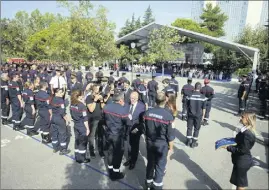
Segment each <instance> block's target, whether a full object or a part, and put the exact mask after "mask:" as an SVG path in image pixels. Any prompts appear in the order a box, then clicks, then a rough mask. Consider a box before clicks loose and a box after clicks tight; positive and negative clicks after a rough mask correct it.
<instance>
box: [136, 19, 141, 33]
mask: <svg viewBox="0 0 269 190" xmlns="http://www.w3.org/2000/svg"><path fill="white" fill-rule="evenodd" d="M139 28H141V21H140V17H138V18H137V20H136V22H135V29H136V30H137V29H139Z"/></svg>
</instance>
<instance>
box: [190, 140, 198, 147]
mask: <svg viewBox="0 0 269 190" xmlns="http://www.w3.org/2000/svg"><path fill="white" fill-rule="evenodd" d="M197 146H198V143H197V140H195V139H193V140H192V143H191V147H192V148H195V147H197Z"/></svg>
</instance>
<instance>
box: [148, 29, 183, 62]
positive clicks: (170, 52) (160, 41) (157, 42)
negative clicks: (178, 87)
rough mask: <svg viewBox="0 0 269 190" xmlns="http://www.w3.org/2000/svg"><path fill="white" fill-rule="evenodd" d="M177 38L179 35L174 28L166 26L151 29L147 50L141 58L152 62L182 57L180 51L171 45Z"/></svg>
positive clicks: (176, 41) (178, 38)
mask: <svg viewBox="0 0 269 190" xmlns="http://www.w3.org/2000/svg"><path fill="white" fill-rule="evenodd" d="M179 40H180V37H179V35H178V33H177V31H176V30H173V29H170V28H168V27H163V28H160V29H155V30H153V31H152V32H151V33H150V37H149V44H148V51H147V52H146V54H145V58H143V59H144V60H147V61H148V62H149V63H154V62H165V61H172V60H176V59H177V58H180V57H182V52H180V51H178V50H176V49H175V48H174V46H173V44H176V43H178V42H179Z"/></svg>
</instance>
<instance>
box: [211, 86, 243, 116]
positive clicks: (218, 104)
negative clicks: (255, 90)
mask: <svg viewBox="0 0 269 190" xmlns="http://www.w3.org/2000/svg"><path fill="white" fill-rule="evenodd" d="M212 107H213V108H215V109H217V110H220V111H223V112H226V113H230V114H236V113H237V112H238V99H237V94H236V93H234V92H232V91H227V92H224V93H216V94H215V98H214V99H213V100H212Z"/></svg>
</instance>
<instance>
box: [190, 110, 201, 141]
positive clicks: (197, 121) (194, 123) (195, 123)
mask: <svg viewBox="0 0 269 190" xmlns="http://www.w3.org/2000/svg"><path fill="white" fill-rule="evenodd" d="M201 120H202V116H199V117H196V116H192V115H189V116H188V120H187V138H193V139H196V140H197V139H198V135H199V130H200V128H201ZM193 127H194V131H193V135H192V129H193Z"/></svg>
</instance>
